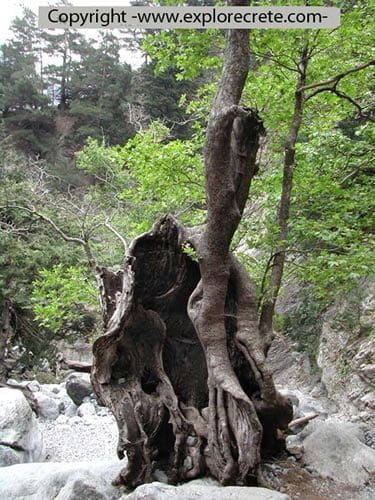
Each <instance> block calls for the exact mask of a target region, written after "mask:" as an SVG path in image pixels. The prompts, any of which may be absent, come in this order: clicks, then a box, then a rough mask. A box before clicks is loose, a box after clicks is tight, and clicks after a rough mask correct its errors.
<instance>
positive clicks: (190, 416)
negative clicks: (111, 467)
mask: <svg viewBox="0 0 375 500" xmlns="http://www.w3.org/2000/svg"><path fill="white" fill-rule="evenodd" d="M196 240H197V237H196V235H194V232H191V231H189V230H188V229H185V228H184V227H182V226H181V225H180V224H179V223H178V222H177V220H175V219H174V218H173V217H172V216H166V217H164V218H162V219H161V220H159V221H158V222H157V223H156V224H155V225H154V227H153V229H152V230H151V231H149V232H148V233H145V234H143V235H141V236H140V237H138V238H136V239H135V240H134V241H133V243H132V245H131V247H130V249H129V255H128V256H127V258H126V262H125V265H124V269H123V270H121V271H118V272H116V273H114V272H111V271H110V270H108V269H106V268H100V269H99V270H98V272H99V275H100V278H101V282H102V287H101V293H102V301H103V306H104V309H103V310H104V324H105V335H103V336H102V337H100V338H99V339H98V340H97V341H96V342H95V344H94V363H93V370H92V382H93V387H94V389H95V392H96V394H97V395H98V397H99V398H100V399H101V401H102V402H103V403H104V404H105V405H106V406H108V407H109V408H110V409H111V410H112V411H113V413H114V415H115V418H116V421H117V425H118V429H119V441H118V448H117V453H118V456H119V457H120V458H123V457H124V455H125V453H127V456H128V464H127V466H126V468H125V469H124V470H123V471H122V472H121V474H120V475H119V477H118V478H117V482H118V483H124V484H127V485H129V486H132V487H135V486H137V485H139V484H142V483H145V482H150V481H152V480H154V476H153V474H154V472H155V470H156V469H159V470H163V471H165V473H166V474H167V476H168V478H169V481H170V482H173V483H176V482H178V481H184V480H188V479H192V478H195V477H198V476H202V475H203V474H205V473H210V474H211V475H213V476H214V477H216V478H217V479H219V480H220V481H221V482H222V483H223V484H238V485H241V484H255V482H256V478H257V474H258V467H259V463H260V459H261V455H263V456H266V455H268V456H269V455H270V454H271V455H272V454H275V453H277V452H278V451H279V448H280V442H279V440H278V437H277V429H285V428H287V425H288V423H289V421H290V420H291V419H292V410H291V405H290V403H289V402H288V401H287V400H285V399H284V398H283V397H282V396H281V395H279V394H278V393H277V392H276V390H275V388H274V386H273V383H272V377H271V376H270V374H269V373H268V371H267V369H266V368H265V364H264V355H263V344H262V340H261V338H260V337H259V330H258V328H257V317H256V311H255V304H256V299H255V294H254V291H253V288H252V286H251V284H250V281H249V279H248V277H247V274H246V272H245V271H244V270H243V268H242V267H241V265H240V264H239V262H238V261H237V260H236V259H235V258H234V257H233V256H231V264H230V276H229V280H228V289H227V295H226V301H225V311H224V314H225V331H226V339H225V346H226V352H227V355H228V359H229V363H230V371H228V369H227V367H224V366H221V367H220V366H215V365H214V364H211V366H210V365H209V363H212V359H210V358H208V356H207V351H208V350H209V349H210V346H208V347H206V346H204V345H202V342H201V341H200V338H199V334H198V333H197V329H196V326H195V324H194V318H193V317H194V314H196V311H197V307H198V303H199V294H200V291H199V290H200V286H201V272H200V266H199V263H198V262H197V261H196V260H194V258H193V257H192V256H191V252H186V251H184V249H185V248H186V245H190V246H192V247H193V248H194V247H195V244H194V241H196ZM189 314H190V317H189ZM207 359H209V361H208V362H207ZM215 370H216V371H217V372H218V374H217V373H215V374H214V373H213V372H214V371H215Z"/></svg>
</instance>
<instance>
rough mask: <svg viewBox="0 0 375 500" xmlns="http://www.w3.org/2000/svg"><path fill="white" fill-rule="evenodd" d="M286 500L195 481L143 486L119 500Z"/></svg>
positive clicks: (264, 491)
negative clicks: (181, 483) (177, 484)
mask: <svg viewBox="0 0 375 500" xmlns="http://www.w3.org/2000/svg"><path fill="white" fill-rule="evenodd" d="M199 498H201V499H215V500H288V499H289V498H290V497H289V496H288V495H285V494H283V493H279V492H278V491H273V490H268V489H266V488H251V487H245V486H226V487H222V486H218V485H217V483H216V482H215V481H209V482H208V481H207V480H195V481H190V482H189V483H186V484H184V485H182V486H170V485H168V484H163V483H158V482H154V483H150V484H143V485H142V486H139V487H138V488H136V489H135V490H134V491H133V492H132V493H130V494H127V495H123V496H122V497H121V500H197V499H199Z"/></svg>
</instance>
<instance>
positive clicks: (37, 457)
mask: <svg viewBox="0 0 375 500" xmlns="http://www.w3.org/2000/svg"><path fill="white" fill-rule="evenodd" d="M0 442H1V443H2V445H3V446H6V447H9V448H13V449H16V450H17V451H19V452H20V454H21V455H20V457H22V460H21V461H22V462H35V461H41V460H43V459H44V457H45V451H44V446H43V436H42V434H41V432H40V430H39V425H38V421H37V419H36V418H35V416H34V414H33V412H32V410H31V408H30V406H29V403H28V402H27V401H26V398H25V397H24V395H23V394H22V392H21V391H18V390H15V389H7V388H2V389H0ZM9 453H10V452H9ZM7 456H8V457H9V456H10V455H9V454H8V455H7ZM6 460H8V459H6ZM5 463H6V462H5ZM3 465H4V464H3Z"/></svg>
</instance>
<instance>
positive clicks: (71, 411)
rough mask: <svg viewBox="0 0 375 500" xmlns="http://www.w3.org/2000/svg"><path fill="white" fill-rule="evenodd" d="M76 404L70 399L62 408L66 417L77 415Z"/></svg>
mask: <svg viewBox="0 0 375 500" xmlns="http://www.w3.org/2000/svg"><path fill="white" fill-rule="evenodd" d="M77 409H78V406H77V405H75V404H74V403H73V401H71V402H70V403H69V404H68V406H66V407H65V408H64V415H66V416H67V417H75V416H76V415H77Z"/></svg>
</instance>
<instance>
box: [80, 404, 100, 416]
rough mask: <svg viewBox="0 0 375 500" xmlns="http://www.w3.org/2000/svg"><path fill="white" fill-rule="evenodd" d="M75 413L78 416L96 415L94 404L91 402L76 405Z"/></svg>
mask: <svg viewBox="0 0 375 500" xmlns="http://www.w3.org/2000/svg"><path fill="white" fill-rule="evenodd" d="M77 415H78V416H79V417H87V416H92V415H96V411H95V406H94V405H93V404H92V403H82V404H81V406H79V407H78V410H77Z"/></svg>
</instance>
